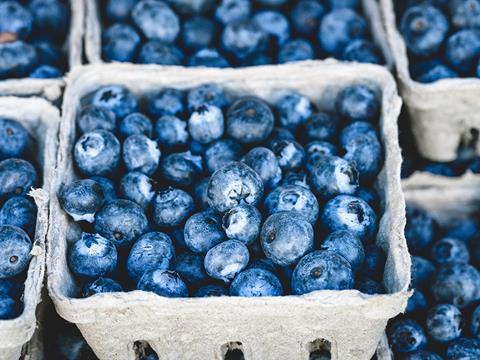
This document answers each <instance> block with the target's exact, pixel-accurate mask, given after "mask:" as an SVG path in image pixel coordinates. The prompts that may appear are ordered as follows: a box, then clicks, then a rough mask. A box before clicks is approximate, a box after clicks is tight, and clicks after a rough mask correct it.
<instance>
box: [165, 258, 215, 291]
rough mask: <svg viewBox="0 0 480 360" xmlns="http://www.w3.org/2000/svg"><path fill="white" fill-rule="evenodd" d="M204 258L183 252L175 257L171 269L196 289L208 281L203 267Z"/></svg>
mask: <svg viewBox="0 0 480 360" xmlns="http://www.w3.org/2000/svg"><path fill="white" fill-rule="evenodd" d="M203 259H204V256H203V255H200V254H194V253H190V252H184V253H181V254H180V255H178V256H177V258H176V259H175V264H174V266H173V269H174V270H175V271H176V272H178V273H179V274H180V276H181V277H182V278H183V279H185V282H186V283H187V284H188V285H189V286H191V287H193V288H197V287H199V286H201V285H202V284H204V283H206V282H207V281H208V279H209V277H208V275H207V273H206V272H205V268H204V267H203Z"/></svg>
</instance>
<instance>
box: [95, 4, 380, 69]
mask: <svg viewBox="0 0 480 360" xmlns="http://www.w3.org/2000/svg"><path fill="white" fill-rule="evenodd" d="M99 3H100V4H101V6H102V9H101V13H102V20H103V24H104V30H103V36H102V56H103V59H104V60H105V61H126V62H135V63H141V64H161V65H187V66H208V67H229V66H232V67H237V66H252V65H264V64H277V63H287V62H291V61H300V60H309V59H317V58H325V57H329V56H333V57H336V58H339V59H342V60H346V61H359V62H368V63H383V58H382V55H381V53H380V50H379V49H378V48H377V47H376V45H375V44H374V43H373V42H372V40H371V36H370V32H369V26H368V23H367V20H366V19H365V18H364V17H363V15H362V14H361V0H342V1H338V0H328V1H317V0H300V1H290V0H218V1H217V0H199V1H192V2H188V1H184V0H168V1H160V0H140V1H138V0H108V1H104V2H99Z"/></svg>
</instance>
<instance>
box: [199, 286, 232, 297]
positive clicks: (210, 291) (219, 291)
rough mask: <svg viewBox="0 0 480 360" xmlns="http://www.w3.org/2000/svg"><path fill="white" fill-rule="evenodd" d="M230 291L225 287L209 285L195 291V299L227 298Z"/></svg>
mask: <svg viewBox="0 0 480 360" xmlns="http://www.w3.org/2000/svg"><path fill="white" fill-rule="evenodd" d="M227 295H228V289H227V288H226V287H225V286H223V285H217V284H208V285H204V286H202V287H201V288H199V289H198V290H197V291H195V294H194V295H193V296H194V297H216V296H227Z"/></svg>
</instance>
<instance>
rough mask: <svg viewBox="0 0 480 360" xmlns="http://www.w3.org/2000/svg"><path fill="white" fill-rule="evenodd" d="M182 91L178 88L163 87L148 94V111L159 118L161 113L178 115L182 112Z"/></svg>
mask: <svg viewBox="0 0 480 360" xmlns="http://www.w3.org/2000/svg"><path fill="white" fill-rule="evenodd" d="M183 100H184V99H183V93H182V92H181V91H180V90H177V89H172V88H164V89H162V90H160V91H158V92H155V93H153V94H151V95H150V96H148V99H147V107H148V113H149V114H150V115H151V116H153V117H155V118H159V117H161V116H163V115H174V116H179V115H181V114H182V113H183V112H184V110H185V109H184V104H183V103H184V101H183Z"/></svg>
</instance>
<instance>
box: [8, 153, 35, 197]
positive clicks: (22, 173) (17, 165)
mask: <svg viewBox="0 0 480 360" xmlns="http://www.w3.org/2000/svg"><path fill="white" fill-rule="evenodd" d="M37 184H38V175H37V171H36V170H35V168H34V167H33V165H32V164H30V163H29V162H28V161H26V160H23V159H6V160H3V161H1V162H0V198H1V199H3V200H5V199H8V198H10V197H12V196H15V195H27V194H28V192H29V191H30V190H31V188H32V187H34V186H36V185H37Z"/></svg>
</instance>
